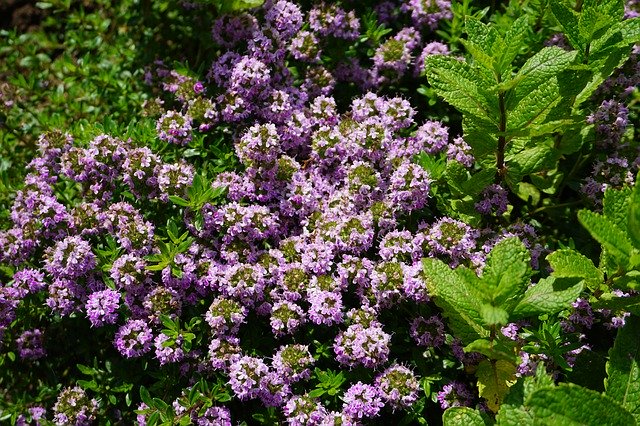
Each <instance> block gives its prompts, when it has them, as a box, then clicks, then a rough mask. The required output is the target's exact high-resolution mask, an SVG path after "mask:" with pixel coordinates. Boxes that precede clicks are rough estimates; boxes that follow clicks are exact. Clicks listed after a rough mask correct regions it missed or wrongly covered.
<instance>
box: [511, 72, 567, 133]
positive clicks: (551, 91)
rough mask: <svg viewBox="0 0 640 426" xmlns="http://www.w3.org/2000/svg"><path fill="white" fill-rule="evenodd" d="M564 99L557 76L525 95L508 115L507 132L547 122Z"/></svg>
mask: <svg viewBox="0 0 640 426" xmlns="http://www.w3.org/2000/svg"><path fill="white" fill-rule="evenodd" d="M562 101H563V97H562V95H561V93H560V83H559V81H558V77H557V76H551V77H550V78H549V79H548V80H547V81H546V82H545V83H544V84H542V85H540V86H538V87H536V88H534V89H532V90H531V91H530V92H529V93H527V94H525V95H524V97H523V98H522V99H520V100H519V102H518V104H517V105H516V106H515V107H514V108H513V110H512V111H511V112H510V113H509V115H508V120H507V131H518V130H522V129H525V128H527V127H529V126H532V125H539V124H542V123H544V122H545V120H547V118H548V117H549V116H550V115H551V114H552V112H553V110H554V108H556V107H557V106H558V105H559V104H560V102H562Z"/></svg>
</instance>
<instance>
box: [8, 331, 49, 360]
mask: <svg viewBox="0 0 640 426" xmlns="http://www.w3.org/2000/svg"><path fill="white" fill-rule="evenodd" d="M16 346H17V348H18V355H20V358H22V359H38V358H42V357H44V356H45V355H46V354H47V352H46V351H45V349H44V335H43V334H42V331H41V330H40V329H37V328H34V329H33V330H26V331H24V332H23V333H22V334H21V335H20V336H19V337H18V338H17V339H16Z"/></svg>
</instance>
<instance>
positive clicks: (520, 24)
mask: <svg viewBox="0 0 640 426" xmlns="http://www.w3.org/2000/svg"><path fill="white" fill-rule="evenodd" d="M528 19H529V17H528V16H527V15H522V16H521V17H519V18H518V19H516V20H515V21H514V22H513V24H511V28H509V30H508V31H507V33H506V34H505V35H504V42H505V47H504V48H503V49H502V50H501V52H497V53H501V55H500V57H499V60H498V65H499V67H500V69H505V68H506V67H507V66H509V65H510V64H511V62H513V60H514V59H515V58H516V57H517V56H518V53H520V49H522V45H523V40H524V37H525V35H526V34H527V32H528V31H529V23H528Z"/></svg>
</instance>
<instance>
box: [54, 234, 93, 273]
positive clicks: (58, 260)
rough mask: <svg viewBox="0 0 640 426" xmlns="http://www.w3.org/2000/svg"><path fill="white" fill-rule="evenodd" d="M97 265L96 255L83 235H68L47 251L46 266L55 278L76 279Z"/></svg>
mask: <svg viewBox="0 0 640 426" xmlns="http://www.w3.org/2000/svg"><path fill="white" fill-rule="evenodd" d="M95 267H96V256H95V254H93V251H92V250H91V246H90V245H89V243H88V242H87V241H85V240H84V239H82V238H81V237H77V236H73V237H67V238H65V239H64V240H62V241H59V242H58V243H56V245H55V246H54V247H51V248H49V249H48V250H47V251H46V257H45V261H44V268H45V269H46V271H47V272H49V274H51V275H52V276H53V277H54V278H68V279H76V278H79V277H81V276H83V275H86V274H87V273H89V272H90V271H92V270H93V269H94V268H95Z"/></svg>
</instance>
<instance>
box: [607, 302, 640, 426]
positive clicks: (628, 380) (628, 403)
mask: <svg viewBox="0 0 640 426" xmlns="http://www.w3.org/2000/svg"><path fill="white" fill-rule="evenodd" d="M639 337H640V318H638V317H637V316H635V315H633V316H631V317H629V318H627V320H626V324H625V325H624V327H622V328H621V329H620V330H618V335H617V337H616V340H615V343H614V344H613V348H611V350H610V351H609V362H607V376H608V377H607V379H606V380H605V389H606V394H607V396H610V397H611V398H612V399H614V400H615V401H617V402H618V403H619V404H620V405H622V406H623V407H624V408H626V409H627V411H629V412H630V413H631V414H633V416H634V417H635V419H636V421H640V366H639V363H640V338H639Z"/></svg>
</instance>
